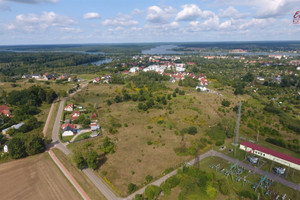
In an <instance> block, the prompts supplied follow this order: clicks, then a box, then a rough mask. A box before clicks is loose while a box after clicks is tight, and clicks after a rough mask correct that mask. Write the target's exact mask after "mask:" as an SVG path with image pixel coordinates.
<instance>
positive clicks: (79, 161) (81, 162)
mask: <svg viewBox="0 0 300 200" xmlns="http://www.w3.org/2000/svg"><path fill="white" fill-rule="evenodd" d="M73 161H74V162H75V164H76V166H77V168H78V169H82V168H84V167H85V166H86V161H85V159H84V158H83V156H82V153H81V152H80V151H77V152H75V153H74V155H73Z"/></svg>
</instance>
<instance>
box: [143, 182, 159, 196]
mask: <svg viewBox="0 0 300 200" xmlns="http://www.w3.org/2000/svg"><path fill="white" fill-rule="evenodd" d="M160 193H161V188H160V187H158V186H156V185H149V186H148V187H146V189H145V192H144V194H145V196H146V197H147V198H148V200H152V199H154V198H155V197H158V195H159V194H160Z"/></svg>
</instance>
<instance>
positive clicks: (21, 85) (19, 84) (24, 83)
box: [0, 79, 74, 93]
mask: <svg viewBox="0 0 300 200" xmlns="http://www.w3.org/2000/svg"><path fill="white" fill-rule="evenodd" d="M48 82H49V83H50V84H49V85H48V84H46V81H37V80H35V81H34V82H33V83H29V82H28V80H27V79H21V80H17V81H16V82H15V83H10V82H2V83H0V87H1V89H3V90H5V91H6V92H8V93H9V92H11V91H12V90H23V89H26V88H29V87H31V86H33V85H40V86H45V87H50V88H52V89H53V90H54V91H55V92H57V93H59V91H61V90H64V91H68V90H70V89H71V88H73V86H74V84H73V83H66V84H57V83H55V81H48Z"/></svg>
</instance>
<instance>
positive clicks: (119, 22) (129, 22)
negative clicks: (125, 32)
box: [102, 15, 138, 26]
mask: <svg viewBox="0 0 300 200" xmlns="http://www.w3.org/2000/svg"><path fill="white" fill-rule="evenodd" d="M102 24H103V25H104V26H135V25H138V21H136V20H133V19H131V17H130V16H128V15H118V16H117V17H115V18H114V19H106V20H104V21H103V22H102Z"/></svg>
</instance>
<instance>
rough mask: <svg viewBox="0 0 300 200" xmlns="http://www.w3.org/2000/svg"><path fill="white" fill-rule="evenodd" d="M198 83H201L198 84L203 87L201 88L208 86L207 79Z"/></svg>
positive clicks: (202, 79)
mask: <svg viewBox="0 0 300 200" xmlns="http://www.w3.org/2000/svg"><path fill="white" fill-rule="evenodd" d="M200 81H201V82H200V84H201V85H203V86H207V85H208V80H207V79H205V78H201V79H200Z"/></svg>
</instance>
